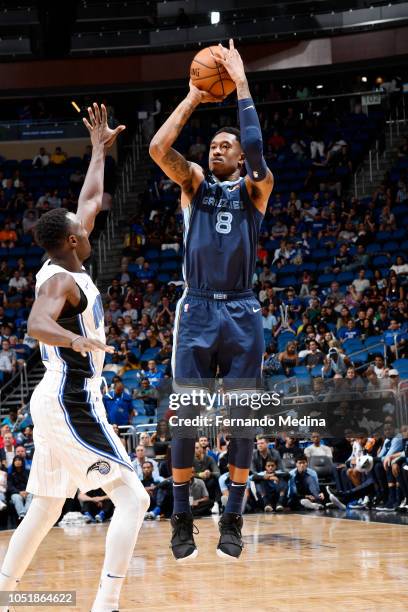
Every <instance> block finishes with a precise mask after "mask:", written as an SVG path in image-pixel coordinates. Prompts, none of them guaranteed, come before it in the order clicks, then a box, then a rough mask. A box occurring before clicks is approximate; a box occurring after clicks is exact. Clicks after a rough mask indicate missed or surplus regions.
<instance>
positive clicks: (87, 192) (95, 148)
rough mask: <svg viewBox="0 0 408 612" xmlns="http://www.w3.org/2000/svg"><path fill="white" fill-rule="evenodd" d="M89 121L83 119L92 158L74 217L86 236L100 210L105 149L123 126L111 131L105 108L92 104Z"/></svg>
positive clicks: (102, 105) (89, 110) (89, 109)
mask: <svg viewBox="0 0 408 612" xmlns="http://www.w3.org/2000/svg"><path fill="white" fill-rule="evenodd" d="M88 114H89V121H88V120H87V119H85V117H84V118H83V122H84V124H85V126H86V127H87V129H88V131H89V134H90V137H91V143H92V157H91V161H90V164H89V167H88V172H87V173H86V177H85V181H84V184H83V186H82V189H81V193H80V194H79V199H78V210H77V213H76V216H77V217H78V218H79V219H81V221H82V223H83V225H84V227H85V228H86V230H87V232H88V234H90V233H91V232H92V230H93V228H94V225H95V218H96V215H97V214H98V213H99V212H100V210H101V208H102V196H103V178H104V170H105V155H106V151H107V149H109V147H111V146H112V145H113V143H114V142H115V140H116V138H117V136H118V134H120V133H121V132H122V131H123V130H124V129H125V126H124V125H118V127H117V128H115V129H114V130H112V129H111V128H110V127H109V126H108V119H107V113H106V108H105V106H104V104H101V108H99V106H98V105H97V104H96V102H94V105H93V109H92V108H91V107H89V108H88Z"/></svg>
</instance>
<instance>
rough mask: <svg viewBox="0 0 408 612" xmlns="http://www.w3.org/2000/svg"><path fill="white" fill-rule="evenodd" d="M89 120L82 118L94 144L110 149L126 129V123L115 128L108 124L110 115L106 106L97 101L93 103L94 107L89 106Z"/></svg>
mask: <svg viewBox="0 0 408 612" xmlns="http://www.w3.org/2000/svg"><path fill="white" fill-rule="evenodd" d="M88 115H89V121H88V119H86V118H85V117H84V118H83V119H82V121H83V122H84V125H85V127H86V128H87V130H88V132H89V135H90V137H91V142H92V146H94V147H95V146H98V145H103V146H104V148H106V149H109V147H111V146H112V145H113V143H114V142H115V140H116V138H117V137H118V135H119V134H120V133H121V132H123V130H125V129H126V127H125V126H124V125H118V127H116V128H115V129H114V130H112V128H110V127H109V126H108V115H107V112H106V107H105V105H104V104H101V107H100V108H99V106H98V105H97V103H96V102H94V103H93V108H92V107H91V106H89V107H88Z"/></svg>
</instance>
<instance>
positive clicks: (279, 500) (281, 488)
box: [251, 459, 288, 512]
mask: <svg viewBox="0 0 408 612" xmlns="http://www.w3.org/2000/svg"><path fill="white" fill-rule="evenodd" d="M276 470H277V464H276V461H274V460H273V459H268V460H267V462H266V464H265V470H264V471H263V472H259V473H257V474H253V475H252V476H251V480H252V481H253V482H255V483H256V484H255V486H256V491H257V493H258V495H260V497H261V499H262V504H263V509H264V512H272V511H275V512H282V510H283V509H284V507H285V506H286V504H287V499H286V497H287V491H288V484H287V482H286V480H285V479H283V478H282V477H281V476H278V475H277V474H276Z"/></svg>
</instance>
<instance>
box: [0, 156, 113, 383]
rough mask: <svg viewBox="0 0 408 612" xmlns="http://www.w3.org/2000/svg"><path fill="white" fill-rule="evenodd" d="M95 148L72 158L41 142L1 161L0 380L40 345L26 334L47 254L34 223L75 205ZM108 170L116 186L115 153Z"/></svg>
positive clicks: (21, 364)
mask: <svg viewBox="0 0 408 612" xmlns="http://www.w3.org/2000/svg"><path fill="white" fill-rule="evenodd" d="M91 153H92V151H91V148H90V147H86V150H85V152H84V155H83V157H82V158H80V157H70V158H69V157H68V156H67V154H66V153H65V152H64V151H63V150H62V148H61V147H59V146H57V147H55V150H54V151H53V152H52V153H50V152H48V151H47V149H46V148H45V147H40V148H39V151H38V153H37V154H36V155H35V156H34V158H33V159H26V160H22V161H20V162H19V161H17V160H7V161H6V160H2V162H1V163H0V341H1V347H0V348H1V350H0V385H2V384H3V385H4V384H5V383H7V382H8V381H9V380H10V379H12V378H13V376H14V375H15V374H16V373H17V372H18V370H19V368H21V367H22V366H23V365H24V363H25V362H26V361H27V359H28V358H29V357H30V355H31V354H32V352H33V351H34V349H35V348H36V347H37V342H36V341H35V340H33V339H32V338H30V337H29V336H28V334H27V318H28V314H29V312H30V308H31V305H32V303H33V300H34V289H35V273H36V271H37V269H38V268H39V266H40V263H41V257H42V255H43V250H42V249H41V248H39V247H38V246H36V245H35V243H34V238H33V232H34V228H35V226H36V223H37V221H38V219H39V217H40V216H41V215H42V214H44V213H45V212H46V211H48V210H50V209H52V208H59V207H61V206H62V207H65V208H67V209H68V210H71V211H75V210H76V207H77V202H78V194H79V192H80V189H81V186H82V183H83V181H84V177H85V174H86V170H87V167H88V165H89V161H90V157H91ZM106 175H107V176H106V182H107V184H108V185H109V189H110V190H111V191H112V189H113V185H114V181H113V178H112V177H113V176H114V161H113V160H112V158H107V171H106Z"/></svg>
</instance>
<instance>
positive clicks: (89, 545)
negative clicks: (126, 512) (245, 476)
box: [0, 512, 408, 612]
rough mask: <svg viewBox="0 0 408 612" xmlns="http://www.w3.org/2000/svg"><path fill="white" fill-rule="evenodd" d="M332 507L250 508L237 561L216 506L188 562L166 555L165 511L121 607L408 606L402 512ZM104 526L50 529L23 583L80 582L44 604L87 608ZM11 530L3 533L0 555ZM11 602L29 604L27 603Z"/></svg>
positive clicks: (42, 586) (140, 554)
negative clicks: (380, 517)
mask: <svg viewBox="0 0 408 612" xmlns="http://www.w3.org/2000/svg"><path fill="white" fill-rule="evenodd" d="M336 514H337V513H336V512H333V513H332V515H331V516H321V515H318V514H315V513H313V514H289V515H280V514H279V515H259V514H257V515H246V516H245V526H244V530H243V533H244V540H245V550H244V553H243V556H242V558H241V560H240V561H238V562H235V563H231V562H227V561H224V560H222V559H219V558H218V557H217V556H216V554H215V547H216V543H217V534H218V531H217V521H218V516H216V517H210V518H205V519H200V520H198V521H197V526H198V528H199V530H200V533H199V535H198V536H196V542H197V544H198V547H199V556H198V557H197V558H196V559H195V560H193V561H191V562H190V563H189V564H184V565H179V564H177V563H175V562H174V561H173V559H172V557H171V553H170V550H169V548H168V541H169V530H170V524H169V521H160V522H158V521H155V522H145V524H144V525H143V528H142V531H141V533H140V537H139V541H138V544H137V548H136V550H135V553H134V556H133V559H132V563H131V567H130V571H129V575H128V578H127V580H126V582H125V586H124V588H123V591H122V598H121V603H122V605H121V608H120V610H121V612H125V611H126V612H129V611H136V610H137V611H142V612H145V611H146V612H147V611H149V612H150V611H152V612H153V611H163V610H173V611H183V610H189V611H190V612H195V611H197V612H198V611H201V610H204V611H205V612H215V611H217V612H218V611H220V610H234V611H235V610H239V611H241V610H242V611H243V610H245V611H248V610H254V611H256V612H257V611H259V612H264V611H265V612H266V611H268V612H269V611H276V612H282V611H285V612H286V611H287V610H290V611H296V612H297V611H299V612H300V611H303V610H310V611H312V610H313V611H318V610H327V609H332V610H333V611H334V610H344V609H347V610H348V611H350V610H356V611H357V610H358V611H359V612H361V611H364V612H367V611H373V612H378V611H381V612H388V611H389V610H392V611H393V612H399V611H400V610H401V611H402V610H406V609H407V597H408V579H407V578H408V554H407V548H408V524H407V523H408V519H401V521H400V523H399V524H396V523H392V522H372V521H370V522H365V521H366V520H367V519H368V513H361V512H360V513H358V512H354V513H351V514H349V515H348V518H351V519H353V518H354V519H360V520H347V519H345V518H339V517H340V516H343V517H344V513H338V516H336ZM393 517H394V518H393V519H391V517H386V516H385V517H384V520H386V521H390V520H395V518H396V517H395V515H393ZM362 520H364V523H362ZM397 520H398V519H397ZM404 523H405V524H404ZM106 529H107V527H106V525H89V526H67V527H64V528H62V527H61V528H60V527H57V528H54V529H52V531H51V533H50V534H49V536H48V537H47V538H46V540H45V541H44V542H43V544H42V545H41V547H40V549H39V551H38V553H37V555H36V557H35V559H34V562H33V563H32V564H31V565H30V567H29V569H28V571H27V572H26V574H25V576H24V578H23V580H22V582H21V586H20V590H30V589H33V590H46V589H50V590H76V592H77V604H76V607H75V608H71V607H62V608H55V607H41V610H44V611H51V610H52V611H53V612H55V610H58V609H60V610H67V611H68V610H81V611H83V612H87V611H89V610H90V607H91V603H92V599H93V596H94V593H95V590H96V588H97V584H98V578H99V572H100V569H101V566H102V559H103V554H104V541H105V533H106ZM10 535H11V532H9V531H3V532H1V533H0V558H3V557H4V554H5V552H6V546H7V542H8V540H9V537H10ZM12 610H16V611H26V612H32V610H33V607H20V606H19V607H16V608H13V609H12Z"/></svg>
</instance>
